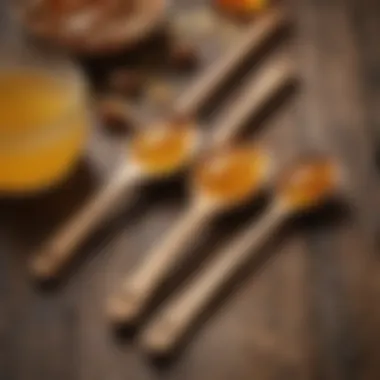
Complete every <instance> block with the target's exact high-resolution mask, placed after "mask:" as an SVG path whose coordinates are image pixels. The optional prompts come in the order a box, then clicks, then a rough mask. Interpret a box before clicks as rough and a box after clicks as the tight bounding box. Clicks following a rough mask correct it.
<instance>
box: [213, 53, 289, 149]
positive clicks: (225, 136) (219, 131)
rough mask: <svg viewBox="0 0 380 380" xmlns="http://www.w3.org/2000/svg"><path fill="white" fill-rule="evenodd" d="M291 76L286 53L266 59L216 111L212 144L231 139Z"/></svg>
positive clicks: (287, 82) (222, 142)
mask: <svg viewBox="0 0 380 380" xmlns="http://www.w3.org/2000/svg"><path fill="white" fill-rule="evenodd" d="M293 79H294V70H293V65H292V63H291V61H290V60H289V59H287V58H286V57H278V56H275V57H274V58H272V60H271V61H270V62H269V63H264V64H263V67H262V68H260V70H258V71H257V72H254V73H253V75H251V76H250V77H249V78H247V79H244V81H245V82H247V84H246V85H245V86H244V87H243V89H242V90H241V92H240V93H239V94H238V96H237V98H236V100H235V101H234V102H233V104H232V105H231V107H227V109H225V111H224V112H222V113H221V114H219V116H218V117H217V119H216V121H215V124H214V125H215V128H214V130H213V133H212V136H211V141H212V144H214V145H219V144H225V143H227V142H229V141H231V140H232V139H233V138H234V137H235V135H236V134H237V133H238V132H239V131H240V129H241V127H242V126H244V125H245V124H246V123H247V122H248V121H249V119H250V117H251V116H253V115H256V114H257V113H258V112H260V110H262V108H263V106H265V105H266V104H267V103H268V102H269V101H270V100H271V99H272V98H273V97H274V96H275V95H276V94H278V93H279V91H281V90H282V89H283V88H284V87H285V86H286V85H287V84H289V83H290V81H291V80H293Z"/></svg>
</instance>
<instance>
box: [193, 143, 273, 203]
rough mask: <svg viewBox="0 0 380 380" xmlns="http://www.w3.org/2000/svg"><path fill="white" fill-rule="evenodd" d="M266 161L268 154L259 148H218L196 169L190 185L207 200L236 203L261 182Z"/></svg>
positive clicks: (265, 170)
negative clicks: (192, 183)
mask: <svg viewBox="0 0 380 380" xmlns="http://www.w3.org/2000/svg"><path fill="white" fill-rule="evenodd" d="M268 164H269V158H268V155H267V154H265V152H264V151H263V150H262V149H259V148H253V147H249V146H239V147H234V148H229V149H227V150H226V149H223V150H219V151H218V152H216V153H214V154H213V155H211V156H210V157H209V158H208V159H206V160H204V161H203V162H202V163H200V165H199V166H198V167H197V168H196V170H195V173H194V179H193V181H194V187H195V188H196V189H197V190H198V191H199V193H201V194H203V195H204V196H207V197H208V198H210V199H215V200H218V201H222V202H224V203H232V204H233V203H237V202H239V201H240V200H242V199H245V198H247V197H248V196H249V195H251V194H252V189H256V188H258V187H260V186H261V185H262V182H263V177H264V176H265V175H266V173H268V166H269V165H268Z"/></svg>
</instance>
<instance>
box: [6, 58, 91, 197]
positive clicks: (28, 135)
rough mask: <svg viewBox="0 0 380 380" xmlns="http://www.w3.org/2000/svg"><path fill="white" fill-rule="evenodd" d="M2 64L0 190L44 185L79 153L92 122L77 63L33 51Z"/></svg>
mask: <svg viewBox="0 0 380 380" xmlns="http://www.w3.org/2000/svg"><path fill="white" fill-rule="evenodd" d="M3 56H4V57H5V58H6V59H4V60H3V61H2V62H1V63H0V194H12V195H13V194H24V193H28V192H34V191H37V190H43V189H46V188H48V187H51V186H52V185H54V184H56V183H57V182H59V181H61V180H62V179H63V178H64V177H66V176H67V175H68V174H69V172H70V171H71V170H72V169H73V167H74V166H75V164H76V162H77V161H78V159H79V158H80V156H81V154H82V152H83V150H84V146H85V142H86V136H87V132H88V129H89V125H90V118H89V112H88V104H87V89H86V87H87V86H86V84H85V81H84V78H83V76H82V75H81V73H80V72H79V70H78V68H77V67H76V66H75V65H73V64H72V63H71V62H69V61H67V60H65V59H61V58H60V59H57V58H56V57H54V58H52V57H49V58H47V56H46V55H44V56H42V55H40V54H36V53H35V52H33V53H32V52H30V51H28V52H25V51H24V52H23V53H22V54H14V53H12V54H10V53H9V52H8V53H7V54H5V55H4V54H3Z"/></svg>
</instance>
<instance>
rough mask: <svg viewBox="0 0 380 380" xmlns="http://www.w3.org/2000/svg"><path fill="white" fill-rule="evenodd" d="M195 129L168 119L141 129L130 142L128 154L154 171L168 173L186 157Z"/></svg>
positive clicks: (141, 164)
mask: <svg viewBox="0 0 380 380" xmlns="http://www.w3.org/2000/svg"><path fill="white" fill-rule="evenodd" d="M193 144H194V129H193V128H191V126H190V125H188V124H186V123H168V124H165V123H163V124H160V125H157V126H153V127H152V128H149V129H147V130H145V131H142V132H140V133H139V134H138V135H137V136H136V137H135V139H134V140H133V141H132V143H131V157H132V159H133V160H134V161H135V162H136V163H138V164H139V165H140V166H141V167H142V168H143V169H144V170H146V171H147V172H149V173H153V174H165V173H171V172H173V171H174V170H176V169H178V168H179V167H181V166H182V165H183V164H184V162H185V161H186V160H187V159H188V157H189V154H190V153H191V149H192V147H193Z"/></svg>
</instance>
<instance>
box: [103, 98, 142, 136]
mask: <svg viewBox="0 0 380 380" xmlns="http://www.w3.org/2000/svg"><path fill="white" fill-rule="evenodd" d="M97 113H98V116H99V117H100V119H101V120H102V122H103V125H104V126H106V127H108V128H111V129H113V130H121V129H122V130H125V129H131V127H132V126H133V125H134V123H135V121H134V120H133V118H130V117H128V112H127V106H126V103H125V101H124V99H122V98H118V97H115V96H109V97H105V98H103V99H101V100H100V101H99V103H98V107H97Z"/></svg>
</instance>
